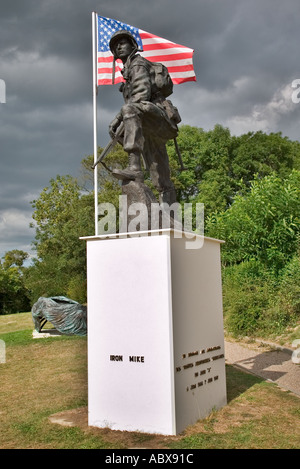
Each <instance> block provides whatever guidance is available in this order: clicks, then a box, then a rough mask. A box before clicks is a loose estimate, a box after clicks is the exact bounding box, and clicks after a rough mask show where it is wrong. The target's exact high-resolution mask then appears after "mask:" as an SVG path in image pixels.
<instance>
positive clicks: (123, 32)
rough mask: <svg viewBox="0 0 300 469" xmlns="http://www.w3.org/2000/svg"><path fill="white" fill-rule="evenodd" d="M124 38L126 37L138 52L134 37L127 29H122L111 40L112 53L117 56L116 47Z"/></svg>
mask: <svg viewBox="0 0 300 469" xmlns="http://www.w3.org/2000/svg"><path fill="white" fill-rule="evenodd" d="M123 37H125V38H126V39H128V40H129V41H130V42H131V43H132V46H133V47H134V48H135V49H136V50H138V44H137V42H136V40H135V38H134V37H133V35H132V34H131V33H130V32H129V31H126V30H125V29H121V30H119V31H117V32H115V33H114V34H113V35H112V37H111V38H110V41H109V48H110V50H111V52H112V54H113V55H114V56H115V55H116V54H115V49H116V46H117V44H118V42H119V40H120V39H122V38H123Z"/></svg>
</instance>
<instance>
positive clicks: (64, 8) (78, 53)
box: [0, 0, 300, 257]
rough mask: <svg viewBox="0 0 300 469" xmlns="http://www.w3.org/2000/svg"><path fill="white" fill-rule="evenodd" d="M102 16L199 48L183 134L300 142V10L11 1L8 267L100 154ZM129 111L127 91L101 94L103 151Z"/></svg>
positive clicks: (5, 166) (1, 204) (5, 159)
mask: <svg viewBox="0 0 300 469" xmlns="http://www.w3.org/2000/svg"><path fill="white" fill-rule="evenodd" d="M92 11H97V13H98V14H100V15H102V16H106V17H110V18H114V19H117V20H120V21H123V22H125V23H128V24H131V25H133V26H136V27H138V28H141V29H143V30H145V31H148V32H151V33H154V34H156V35H158V36H161V37H164V38H166V39H170V40H172V41H174V42H176V43H179V44H182V45H185V46H187V47H190V48H193V49H194V50H195V52H194V67H195V72H196V76H197V82H190V83H184V84H181V85H176V86H175V87H174V88H175V89H174V94H173V96H172V101H173V102H174V104H176V105H177V107H178V108H179V111H180V114H181V116H182V121H183V123H184V124H189V125H194V126H197V127H201V128H203V129H205V130H209V129H212V128H213V127H214V125H215V124H217V123H219V124H221V125H223V126H225V127H228V128H229V129H230V131H231V133H232V134H233V135H239V134H242V133H245V132H248V131H257V130H262V131H264V132H268V133H269V132H278V131H281V132H282V133H283V135H284V136H288V137H289V138H291V139H292V140H300V136H299V124H300V103H299V104H297V103H295V102H293V101H292V94H293V93H294V96H295V92H296V91H297V90H295V89H294V88H292V82H293V81H294V80H296V79H300V63H299V44H300V27H299V20H300V2H299V0H285V1H282V0H185V1H179V0H151V2H149V1H143V0H126V1H124V0H102V1H96V0H83V1H82V0H2V2H1V15H0V58H1V61H0V79H1V80H4V82H5V84H6V102H5V103H0V142H1V143H0V144H1V147H0V148H1V150H0V151H1V172H0V257H1V256H3V255H4V253H5V252H6V251H8V250H11V249H23V250H25V251H28V252H31V242H32V240H33V239H34V235H35V232H34V230H33V229H30V228H29V223H30V221H31V216H32V207H31V204H30V201H32V200H33V199H35V198H37V197H38V196H39V193H40V192H41V190H42V189H43V188H44V187H46V186H47V185H48V183H49V180H50V179H51V178H55V177H56V176H57V175H58V174H59V175H64V174H71V175H73V176H77V175H78V171H79V167H80V162H81V160H82V159H83V158H84V157H85V156H87V155H89V154H92V152H93V122H92V59H91V57H92V47H91V13H92ZM299 97H300V92H299ZM0 98H1V95H0ZM0 100H1V99H0ZM121 105H122V95H121V94H120V93H119V92H118V87H117V86H103V87H101V89H100V90H99V96H98V143H99V145H101V146H104V145H105V144H106V143H107V142H108V139H109V136H108V131H107V128H108V124H109V122H110V121H111V120H112V118H113V117H114V116H115V114H116V113H117V111H118V110H119V108H120V107H121Z"/></svg>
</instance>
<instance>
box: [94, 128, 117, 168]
mask: <svg viewBox="0 0 300 469" xmlns="http://www.w3.org/2000/svg"><path fill="white" fill-rule="evenodd" d="M123 133H124V123H123V122H121V124H120V125H119V127H118V129H117V131H116V133H115V135H114V137H113V138H112V139H111V141H110V142H109V143H108V144H107V145H106V147H105V148H104V150H103V151H102V153H101V155H100V156H99V158H98V159H97V161H95V163H94V164H93V166H92V168H93V169H95V168H96V166H97V164H99V163H101V162H102V160H104V158H105V157H106V156H107V155H108V154H109V153H110V152H111V151H112V149H113V148H114V147H115V146H116V144H117V143H119V141H120V138H121V137H122V135H123Z"/></svg>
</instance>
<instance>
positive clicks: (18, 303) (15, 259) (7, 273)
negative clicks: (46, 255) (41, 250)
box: [0, 249, 30, 314]
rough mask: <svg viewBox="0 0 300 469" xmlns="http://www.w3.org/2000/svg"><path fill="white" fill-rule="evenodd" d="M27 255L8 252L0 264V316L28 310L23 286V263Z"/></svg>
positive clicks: (26, 296) (27, 296) (20, 252)
mask: <svg viewBox="0 0 300 469" xmlns="http://www.w3.org/2000/svg"><path fill="white" fill-rule="evenodd" d="M27 257H28V253H27V252H24V251H20V250H18V249H15V250H13V251H8V252H7V253H6V254H5V256H4V257H3V258H2V259H3V263H0V314H13V313H17V312H21V311H28V310H29V309H30V303H29V294H28V291H27V289H26V287H25V285H24V276H23V272H24V269H23V263H24V261H25V259H27Z"/></svg>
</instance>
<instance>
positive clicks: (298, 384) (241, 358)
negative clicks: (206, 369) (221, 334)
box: [225, 341, 300, 396]
mask: <svg viewBox="0 0 300 469" xmlns="http://www.w3.org/2000/svg"><path fill="white" fill-rule="evenodd" d="M292 353H293V350H289V349H284V348H283V349H280V348H277V349H275V350H274V349H273V348H270V347H268V346H262V347H259V346H258V345H256V346H255V345H247V344H244V343H243V344H241V343H237V342H229V341H225V359H226V363H228V364H230V365H235V366H238V367H240V368H242V369H244V370H245V371H249V372H251V373H253V374H255V375H257V376H260V377H261V378H264V379H266V380H269V381H272V382H274V383H276V384H278V386H280V387H282V388H283V389H286V390H289V391H292V392H293V393H294V394H297V395H299V396H300V365H296V364H295V363H293V362H292Z"/></svg>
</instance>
